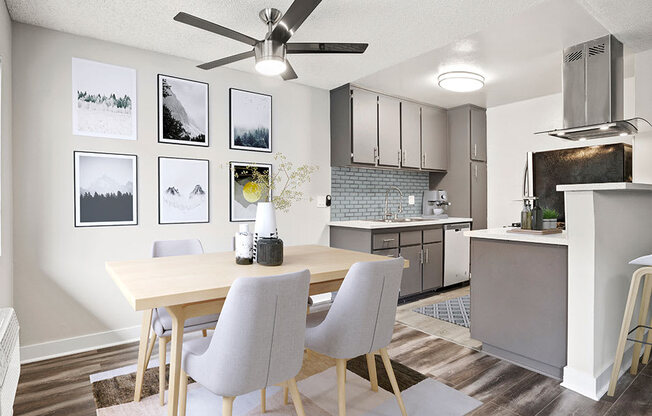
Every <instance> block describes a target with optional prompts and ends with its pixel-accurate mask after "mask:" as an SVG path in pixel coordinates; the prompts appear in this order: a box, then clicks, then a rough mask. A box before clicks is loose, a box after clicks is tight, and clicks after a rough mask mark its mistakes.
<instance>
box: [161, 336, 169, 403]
mask: <svg viewBox="0 0 652 416" xmlns="http://www.w3.org/2000/svg"><path fill="white" fill-rule="evenodd" d="M169 340H170V339H169V338H168V337H160V338H159V339H158V402H159V404H160V405H161V406H165V354H166V348H167V345H168V342H169Z"/></svg>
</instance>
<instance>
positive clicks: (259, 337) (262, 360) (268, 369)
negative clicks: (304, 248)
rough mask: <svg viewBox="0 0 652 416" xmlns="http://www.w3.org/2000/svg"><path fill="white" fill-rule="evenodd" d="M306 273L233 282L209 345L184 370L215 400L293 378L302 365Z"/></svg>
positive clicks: (189, 359)
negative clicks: (216, 397) (214, 395)
mask: <svg viewBox="0 0 652 416" xmlns="http://www.w3.org/2000/svg"><path fill="white" fill-rule="evenodd" d="M309 285H310V272H309V271H308V270H304V271H301V272H296V273H288V274H284V275H278V276H267V277H246V278H240V279H237V280H236V281H235V282H234V283H233V285H232V286H231V289H230V290H229V293H228V295H227V297H226V301H225V303H224V307H223V308H222V313H221V314H220V319H219V320H218V321H217V326H216V327H215V332H214V334H213V338H212V339H211V342H210V346H209V347H208V349H207V350H206V352H205V353H204V354H202V355H193V354H187V355H184V362H183V368H184V369H185V370H186V372H187V373H188V374H189V375H190V376H191V377H192V378H194V379H195V380H196V381H197V382H199V383H200V384H201V385H202V386H204V387H206V388H207V389H208V390H210V391H212V392H213V393H215V394H217V395H220V396H239V395H242V394H246V393H249V392H252V391H254V390H258V389H262V388H264V387H266V386H271V385H274V384H278V383H281V382H283V381H286V380H288V379H291V378H293V377H295V376H296V375H297V373H298V372H299V370H300V369H301V364H302V362H303V349H304V338H305V329H306V326H305V325H306V302H307V300H308V287H309Z"/></svg>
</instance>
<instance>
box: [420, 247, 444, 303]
mask: <svg viewBox="0 0 652 416" xmlns="http://www.w3.org/2000/svg"><path fill="white" fill-rule="evenodd" d="M442 286H444V243H442V242H441V241H440V242H438V243H429V244H424V245H423V288H422V290H423V291H424V292H425V291H426V290H435V289H439V288H440V287H442Z"/></svg>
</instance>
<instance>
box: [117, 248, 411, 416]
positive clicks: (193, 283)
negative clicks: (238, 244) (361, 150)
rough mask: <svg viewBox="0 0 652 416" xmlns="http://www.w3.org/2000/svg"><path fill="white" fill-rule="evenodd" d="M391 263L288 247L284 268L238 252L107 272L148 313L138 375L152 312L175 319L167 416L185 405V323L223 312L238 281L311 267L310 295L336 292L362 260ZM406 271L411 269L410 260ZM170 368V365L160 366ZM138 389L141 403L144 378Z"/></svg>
mask: <svg viewBox="0 0 652 416" xmlns="http://www.w3.org/2000/svg"><path fill="white" fill-rule="evenodd" d="M381 260H387V257H386V256H381V255H375V254H369V253H364V252H359V251H351V250H343V249H338V248H332V247H326V246H321V245H300V246H287V247H285V248H284V256H283V264H281V265H280V266H263V265H260V264H257V263H253V264H250V265H239V264H236V262H235V254H234V252H233V251H228V252H219V253H205V254H198V255H189V256H174V257H158V258H147V259H136V260H124V261H107V262H106V270H107V272H108V273H109V275H110V276H111V278H112V279H113V281H114V282H115V284H116V285H117V286H118V288H119V289H120V291H121V292H122V294H123V295H124V296H125V298H126V299H127V302H128V303H129V305H130V306H131V307H132V308H133V309H134V311H143V316H142V326H141V333H140V350H139V353H138V371H139V372H140V371H143V367H144V360H145V356H146V355H147V354H146V349H147V344H148V340H149V332H150V326H151V322H152V309H154V308H165V309H166V310H167V311H168V312H169V314H170V316H171V317H172V337H171V342H170V343H171V353H170V376H169V387H168V402H167V413H168V415H169V416H176V414H177V412H178V407H179V382H180V375H181V371H180V370H181V368H180V365H181V350H182V346H183V329H184V322H185V320H186V319H188V318H192V317H196V316H202V315H208V314H215V313H219V312H220V311H221V310H222V306H223V305H224V301H225V300H226V296H227V294H228V292H229V288H230V287H231V285H232V284H233V282H234V281H235V280H236V279H238V278H243V277H244V278H246V277H260V276H275V275H280V274H285V273H292V272H297V271H301V270H305V269H308V270H309V271H310V291H309V293H310V295H317V294H321V293H329V292H335V291H337V290H338V289H339V287H340V285H341V283H342V280H343V279H344V277H345V276H346V274H347V272H348V270H349V269H350V268H351V266H352V265H353V264H355V263H357V262H367V261H381ZM405 267H409V263H408V262H407V261H406V264H405ZM160 365H164V363H160ZM136 379H137V380H140V382H138V383H137V384H136V388H135V396H134V397H135V398H136V399H135V400H139V399H140V395H141V390H142V380H143V378H142V377H140V374H139V375H138V377H137V378H136Z"/></svg>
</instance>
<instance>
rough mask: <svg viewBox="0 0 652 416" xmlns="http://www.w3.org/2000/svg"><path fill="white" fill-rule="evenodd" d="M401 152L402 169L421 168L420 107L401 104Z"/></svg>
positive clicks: (412, 104) (407, 102) (405, 102)
mask: <svg viewBox="0 0 652 416" xmlns="http://www.w3.org/2000/svg"><path fill="white" fill-rule="evenodd" d="M401 151H402V162H401V166H402V167H404V168H415V169H418V168H419V167H421V106H420V105H418V104H415V103H411V102H409V101H403V102H401Z"/></svg>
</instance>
